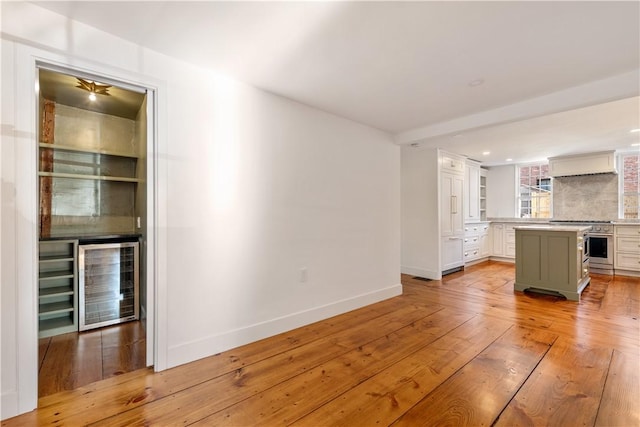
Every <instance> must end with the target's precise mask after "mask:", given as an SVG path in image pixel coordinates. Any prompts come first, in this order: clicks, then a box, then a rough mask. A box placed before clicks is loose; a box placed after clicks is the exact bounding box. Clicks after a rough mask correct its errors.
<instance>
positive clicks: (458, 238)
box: [449, 237, 462, 240]
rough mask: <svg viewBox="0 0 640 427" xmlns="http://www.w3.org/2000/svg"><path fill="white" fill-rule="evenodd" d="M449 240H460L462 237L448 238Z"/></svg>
mask: <svg viewBox="0 0 640 427" xmlns="http://www.w3.org/2000/svg"><path fill="white" fill-rule="evenodd" d="M449 240H462V237H449Z"/></svg>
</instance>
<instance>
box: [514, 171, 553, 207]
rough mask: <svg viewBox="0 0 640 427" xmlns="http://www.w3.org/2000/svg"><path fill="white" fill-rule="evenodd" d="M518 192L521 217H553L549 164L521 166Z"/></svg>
mask: <svg viewBox="0 0 640 427" xmlns="http://www.w3.org/2000/svg"><path fill="white" fill-rule="evenodd" d="M519 175H520V191H519V194H518V201H519V209H520V217H521V218H551V178H550V177H549V165H548V164H547V163H540V164H535V165H527V166H520V168H519Z"/></svg>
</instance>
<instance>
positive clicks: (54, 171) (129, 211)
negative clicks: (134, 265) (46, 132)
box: [38, 142, 143, 238]
mask: <svg viewBox="0 0 640 427" xmlns="http://www.w3.org/2000/svg"><path fill="white" fill-rule="evenodd" d="M38 146H39V149H40V159H41V161H40V169H39V171H38V176H39V178H40V180H41V181H40V183H41V188H46V189H49V192H42V191H41V193H40V197H41V203H43V200H44V201H45V202H44V203H45V204H46V205H47V206H48V207H49V208H48V209H41V212H50V215H51V216H50V217H49V218H44V219H42V218H41V220H43V221H45V222H48V223H50V227H49V228H46V227H42V228H41V230H42V231H43V232H42V235H41V237H43V238H49V237H66V236H78V235H86V234H95V233H104V234H110V233H118V234H130V233H134V232H135V231H136V216H137V215H136V209H135V206H136V192H137V186H138V184H139V183H141V182H143V179H141V178H139V177H138V176H137V174H138V171H139V168H138V164H137V162H138V156H137V155H135V154H134V153H131V152H126V151H117V150H106V149H95V148H89V147H75V146H72V145H69V144H65V143H60V144H58V143H57V142H56V143H52V144H50V143H44V142H41V143H39V144H38ZM42 159H46V161H43V160H42ZM43 180H49V181H48V182H45V181H43ZM41 206H42V205H41Z"/></svg>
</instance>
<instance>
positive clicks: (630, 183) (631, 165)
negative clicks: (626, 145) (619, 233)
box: [619, 152, 640, 218]
mask: <svg viewBox="0 0 640 427" xmlns="http://www.w3.org/2000/svg"><path fill="white" fill-rule="evenodd" d="M619 162H620V168H619V173H620V199H619V200H620V216H621V217H622V218H640V215H639V211H640V153H637V152H636V153H623V154H621V155H620V157H619Z"/></svg>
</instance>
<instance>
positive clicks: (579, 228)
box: [513, 224, 591, 233]
mask: <svg viewBox="0 0 640 427" xmlns="http://www.w3.org/2000/svg"><path fill="white" fill-rule="evenodd" d="M513 229H514V230H534V231H572V232H576V233H581V232H584V231H589V230H591V226H584V225H564V224H563V225H556V224H554V225H551V224H535V225H533V224H532V225H518V226H515V227H513Z"/></svg>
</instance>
